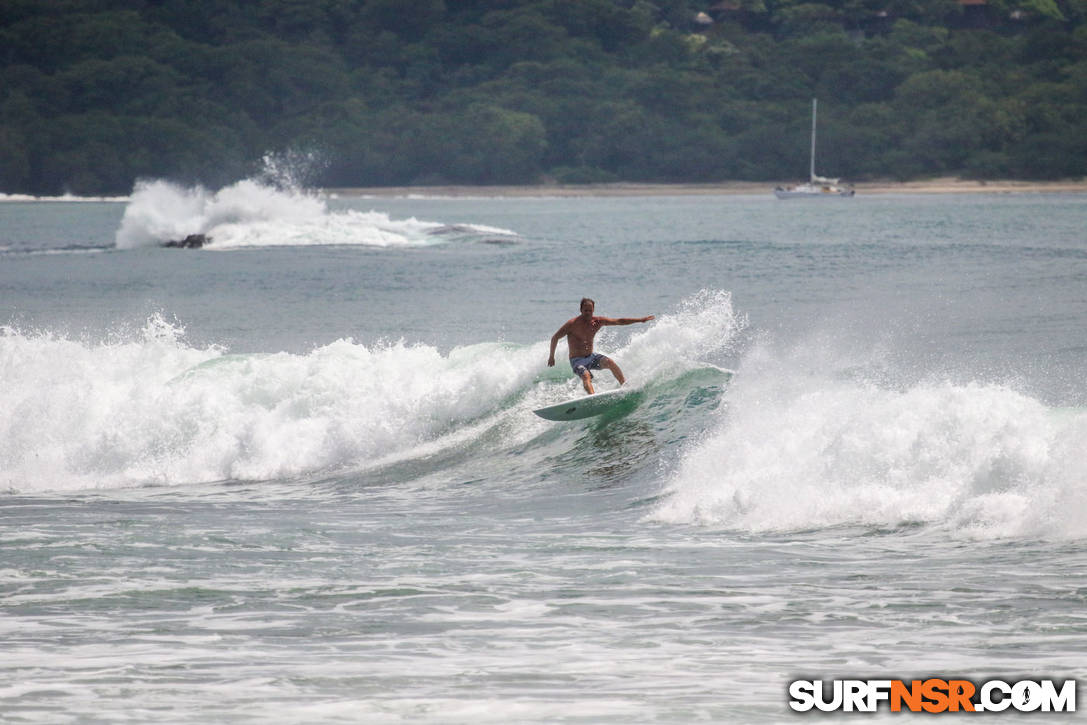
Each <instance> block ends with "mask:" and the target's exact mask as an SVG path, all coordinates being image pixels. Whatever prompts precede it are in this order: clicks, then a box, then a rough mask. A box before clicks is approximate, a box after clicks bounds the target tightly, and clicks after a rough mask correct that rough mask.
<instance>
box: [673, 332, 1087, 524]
mask: <svg viewBox="0 0 1087 725" xmlns="http://www.w3.org/2000/svg"><path fill="white" fill-rule="evenodd" d="M808 353H810V354H804V353H803V352H798V351H793V352H792V353H778V352H776V351H773V350H771V349H770V348H769V347H768V346H760V347H759V348H758V349H756V350H753V351H752V352H751V353H750V354H749V355H748V356H747V358H745V360H744V361H743V364H742V365H741V367H740V370H739V373H738V375H737V379H736V380H735V381H734V382H733V384H732V386H731V387H730V389H729V391H728V394H727V396H726V406H725V407H724V408H723V410H722V411H721V413H720V415H719V419H718V421H717V424H716V426H715V427H714V428H712V429H711V430H710V431H708V432H707V433H706V435H705V436H704V437H703V439H702V440H701V441H699V442H698V443H697V444H694V445H692V446H691V447H690V448H689V449H688V450H687V451H686V452H685V454H684V456H683V461H682V464H681V465H680V466H679V469H678V470H677V472H676V473H675V474H674V476H673V477H672V480H671V481H670V483H669V484H668V486H667V494H668V495H667V498H666V500H665V501H664V502H663V503H662V504H661V505H660V507H659V508H658V510H657V511H656V512H655V513H654V514H653V518H655V519H657V520H662V521H669V522H676V523H695V524H704V525H712V526H718V527H725V528H728V529H734V530H738V531H749V532H761V531H796V530H809V529H817V528H824V527H833V526H839V525H862V526H875V527H895V526H899V525H902V524H907V523H923V524H931V525H935V526H939V527H944V528H947V529H949V530H950V531H952V532H953V533H954V534H956V535H961V536H967V537H979V538H991V537H1001V536H1049V535H1053V536H1071V537H1079V536H1084V535H1087V495H1085V494H1084V491H1083V485H1082V484H1083V481H1084V480H1087V464H1085V462H1084V461H1083V459H1082V451H1083V450H1084V448H1085V447H1087V411H1062V410H1054V409H1052V408H1049V407H1047V406H1045V405H1044V404H1043V403H1041V402H1039V401H1038V400H1035V399H1034V398H1031V397H1029V396H1027V395H1024V394H1022V393H1019V392H1017V391H1016V390H1014V389H1012V388H1010V387H1007V386H1005V385H999V384H987V383H983V382H971V383H966V384H958V383H951V382H942V381H923V382H915V383H911V384H909V385H908V386H907V387H905V388H895V387H893V386H888V385H886V384H885V383H876V382H872V381H869V380H866V379H864V377H863V376H857V375H853V374H847V373H846V372H845V371H843V370H842V369H833V368H821V367H820V366H819V365H818V364H814V363H813V360H814V359H816V358H818V357H819V354H818V352H816V351H812V350H810V349H809V350H808Z"/></svg>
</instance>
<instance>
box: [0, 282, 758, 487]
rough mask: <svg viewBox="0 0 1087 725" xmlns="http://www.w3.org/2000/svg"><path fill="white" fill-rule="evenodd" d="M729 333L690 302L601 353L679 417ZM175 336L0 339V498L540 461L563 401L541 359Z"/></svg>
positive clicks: (174, 330)
mask: <svg viewBox="0 0 1087 725" xmlns="http://www.w3.org/2000/svg"><path fill="white" fill-rule="evenodd" d="M739 328H740V325H739V324H738V322H737V320H736V319H735V318H734V316H733V315H732V312H731V302H730V300H729V297H728V295H727V294H724V293H703V294H701V295H699V296H697V297H696V298H692V300H690V301H689V302H688V303H687V304H686V305H685V306H684V308H683V309H680V310H679V311H677V312H676V313H674V314H672V315H664V316H663V317H662V319H661V320H660V321H659V323H658V324H656V325H655V326H652V327H648V328H643V329H642V330H641V331H640V332H637V333H635V334H633V335H632V336H631V338H630V339H629V341H628V342H627V344H626V345H625V346H623V347H620V348H618V349H616V347H617V346H615V345H612V346H611V347H609V351H614V352H615V354H616V355H617V356H619V358H620V359H621V360H622V363H623V366H624V369H625V372H626V373H627V375H628V377H630V378H631V379H634V380H638V381H640V382H641V383H644V386H645V388H646V390H647V393H646V395H647V396H648V397H649V398H650V400H649V404H648V405H645V406H644V407H646V408H647V410H649V411H653V410H659V409H660V407H661V406H667V405H672V406H683V405H693V404H694V403H689V402H687V401H686V398H687V397H688V394H689V392H690V391H689V390H687V389H686V388H687V387H692V388H698V389H703V388H712V389H715V390H716V389H719V387H720V384H721V382H722V379H723V378H725V377H727V375H726V374H725V373H723V372H722V371H720V370H719V369H718V368H717V367H716V366H714V365H711V364H707V363H705V362H703V360H704V358H705V357H706V356H707V355H712V354H715V353H719V352H720V351H721V350H722V349H724V347H725V346H727V344H728V342H729V341H730V340H732V339H734V338H735V333H736V331H737V330H738V329H739ZM183 333H184V331H183V329H182V328H180V327H179V326H177V325H175V324H171V323H169V322H167V321H165V320H164V319H163V318H162V317H161V316H155V317H153V318H151V319H150V320H148V322H147V323H146V325H145V327H144V328H143V330H142V331H141V332H140V333H139V334H136V335H129V336H128V338H129V339H111V340H106V341H101V342H88V341H83V340H73V339H69V338H67V337H60V336H57V335H53V334H49V333H25V332H22V331H20V330H17V329H13V328H0V379H3V380H4V381H5V385H4V386H2V387H0V410H4V411H7V412H9V413H10V414H9V415H5V416H3V417H2V418H0V488H3V489H7V490H11V491H18V492H33V491H44V490H63V489H82V488H114V487H124V486H134V485H155V484H160V485H179V484H188V483H207V482H216V481H225V480H233V481H239V480H242V481H261V480H271V479H284V478H292V477H313V476H322V475H324V474H326V473H328V472H330V471H334V470H343V469H348V470H365V469H368V468H371V467H374V466H381V465H386V464H393V463H398V462H402V461H405V460H410V461H416V462H419V465H418V467H417V468H418V469H419V470H421V471H423V472H424V473H425V472H426V471H427V470H435V468H434V467H435V466H439V467H440V466H441V465H444V464H442V463H440V462H430V461H429V460H428V456H432V455H434V454H436V453H439V452H442V451H448V450H456V449H464V448H466V447H467V448H471V447H473V446H475V447H476V448H479V449H481V450H478V457H479V458H480V459H481V460H482V459H484V458H487V459H489V461H490V463H489V464H486V465H493V464H494V461H495V460H497V461H499V462H501V461H503V460H506V459H505V456H506V455H507V454H508V452H509V451H510V450H512V449H514V448H518V449H519V452H524V451H523V450H521V449H522V448H524V447H527V448H528V449H529V450H528V457H529V458H531V457H532V455H533V451H536V453H537V454H538V455H539V456H540V457H541V458H542V457H546V456H547V455H550V453H553V451H552V452H550V453H549V452H546V451H541V450H539V449H538V448H537V447H536V443H535V440H536V438H537V437H540V436H543V437H544V438H547V436H548V435H550V434H551V433H553V432H554V431H555V428H554V426H553V424H550V423H546V422H545V421H542V420H540V419H539V418H537V417H536V416H534V415H532V413H531V411H532V410H533V409H535V408H539V407H542V406H544V405H548V404H550V403H555V402H558V401H559V400H563V399H565V398H570V397H573V396H575V395H577V394H578V390H579V384H578V382H577V381H576V380H575V379H574V377H573V376H572V375H571V374H570V373H569V370H568V368H567V369H562V368H560V367H556V368H552V369H549V368H547V367H546V366H545V362H546V360H547V342H546V341H541V342H540V343H538V344H534V345H514V344H509V343H497V342H494V343H480V344H476V345H468V346H463V347H456V348H453V349H452V350H451V351H449V352H448V353H442V352H441V351H439V350H438V349H437V348H435V347H432V346H430V345H424V344H417V345H408V344H405V343H403V342H397V343H387V344H372V345H363V344H360V343H357V342H354V341H352V340H348V339H341V340H337V341H335V342H332V343H330V344H328V345H325V346H322V347H318V348H316V349H314V350H312V351H310V352H309V353H306V354H289V353H285V352H279V353H264V354H246V355H231V354H228V353H227V352H226V351H225V350H223V349H222V348H218V347H206V348H199V347H193V346H190V345H188V344H186V342H185V341H184V334H183ZM609 378H610V376H607V375H606V374H605V377H604V380H605V382H606V384H609V385H610V379H609ZM677 381H678V382H677ZM654 406H656V407H654ZM647 414H648V413H647ZM540 445H547V444H546V443H542V444H540ZM482 449H485V450H482ZM560 453H561V452H560ZM474 455H475V454H472V456H470V459H471V458H472V457H474ZM480 465H484V464H483V463H481V464H480Z"/></svg>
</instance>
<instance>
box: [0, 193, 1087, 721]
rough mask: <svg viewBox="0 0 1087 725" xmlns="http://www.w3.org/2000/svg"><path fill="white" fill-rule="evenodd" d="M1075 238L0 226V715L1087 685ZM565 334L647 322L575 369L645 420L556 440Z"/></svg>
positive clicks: (806, 224)
mask: <svg viewBox="0 0 1087 725" xmlns="http://www.w3.org/2000/svg"><path fill="white" fill-rule="evenodd" d="M1085 210H1087V199H1084V198H1083V197H1082V196H1075V195H1068V196H1061V195H1037V196H1035V195H1013V196H995V195H994V196H980V195H979V196H968V197H955V198H948V197H910V196H902V197H894V196H887V197H878V198H877V197H872V198H863V197H860V198H856V199H853V200H843V201H837V200H836V201H835V202H834V203H832V204H810V203H805V202H795V203H789V202H778V201H776V200H774V199H773V198H772V197H770V196H769V195H767V197H645V198H614V199H592V198H584V199H545V198H541V199H482V198H481V199H428V198H418V199H415V198H412V199H358V198H331V199H330V198H325V197H319V196H315V195H311V194H306V193H302V192H297V191H290V190H286V191H285V190H279V189H275V188H272V187H269V186H265V185H263V184H261V183H258V182H255V181H246V182H241V183H239V184H237V185H234V186H232V187H227V188H226V189H221V190H203V189H185V188H180V187H176V186H173V185H170V184H167V183H165V182H152V183H148V184H144V185H142V186H140V187H139V188H138V189H137V190H136V191H135V192H134V194H133V195H132V197H131V198H130V199H127V200H121V201H97V202H85V203H73V202H71V201H68V202H16V201H8V202H5V203H2V204H0V290H2V299H3V305H4V308H3V310H2V312H3V316H4V318H3V319H2V320H0V324H4V325H5V327H4V328H3V330H2V331H0V382H2V384H0V413H2V414H0V490H3V492H4V493H3V494H2V495H0V553H2V556H0V613H2V615H3V616H0V637H2V639H0V641H2V642H3V648H4V657H3V658H0V672H2V673H3V675H4V677H3V681H4V684H3V685H0V711H2V712H3V714H4V719H5V720H6V721H11V722H43V723H46V722H47V723H53V722H91V721H125V720H129V721H147V720H151V719H154V720H156V721H166V722H217V721H230V722H245V721H249V722H299V721H306V722H325V721H328V722H332V721H346V722H362V721H365V722H374V721H388V720H399V719H414V720H419V721H434V722H556V721H570V722H614V721H616V720H618V719H629V720H634V721H651V720H652V721H664V722H689V721H692V720H697V719H709V720H712V721H722V722H778V721H781V720H783V719H786V718H791V717H793V716H792V714H791V713H790V711H789V709H788V705H787V696H786V686H787V683H788V682H789V681H790V680H792V679H796V678H800V677H803V678H819V677H822V678H825V679H833V678H836V677H837V678H846V677H863V678H887V677H895V678H897V677H902V678H911V677H926V676H939V675H944V676H957V677H966V678H969V679H973V680H984V679H988V678H990V677H998V676H999V677H1005V678H1013V679H1014V678H1025V677H1033V678H1039V677H1043V676H1047V677H1056V678H1063V679H1069V678H1081V677H1082V676H1083V675H1084V674H1085V670H1084V666H1083V662H1084V661H1085V658H1084V654H1085V649H1087V647H1085V645H1084V642H1085V641H1087V640H1085V638H1084V634H1085V632H1087V620H1085V617H1084V615H1083V612H1084V611H1085V609H1084V605H1085V603H1087V577H1085V575H1087V571H1085V570H1087V556H1085V554H1084V551H1083V543H1084V538H1085V536H1087V493H1085V483H1087V464H1085V463H1084V461H1083V456H1082V451H1083V450H1084V448H1085V444H1087V408H1085V398H1087V396H1085V395H1084V391H1083V382H1082V381H1083V380H1084V379H1087V376H1085V373H1087V364H1085V361H1087V356H1085V351H1087V347H1085V346H1084V344H1083V334H1084V329H1085V328H1087V324H1085V323H1087V297H1085V296H1084V294H1083V289H1084V282H1085V281H1087V239H1085V237H1084V233H1083V231H1082V230H1083V228H1084V221H1085V213H1084V212H1085ZM188 234H206V235H208V236H210V237H211V239H212V241H211V242H210V243H209V244H208V245H207V246H206V247H205V248H204V249H200V250H176V249H163V248H161V247H159V246H158V245H159V244H161V243H162V242H164V241H167V240H169V239H176V238H178V237H179V236H180V237H183V236H185V235H188ZM584 295H590V296H593V297H595V298H596V300H597V303H598V305H597V309H598V312H599V313H600V314H605V315H612V316H642V315H646V314H655V315H656V316H657V319H656V321H655V322H654V323H653V324H651V325H637V326H630V327H620V328H611V329H608V330H606V331H605V333H603V334H602V336H601V338H600V339H599V341H598V348H599V349H601V350H603V351H605V352H607V353H608V354H611V355H613V356H614V357H615V359H616V360H618V361H619V362H620V364H621V365H622V366H623V369H624V371H625V372H626V374H627V376H628V378H630V380H631V382H632V384H634V385H636V386H638V387H639V388H640V389H641V391H642V392H641V394H640V396H639V402H638V405H637V406H636V407H634V408H633V409H630V408H629V407H628V408H624V409H623V410H620V411H618V412H617V413H616V414H614V415H611V416H605V417H602V418H598V419H593V420H589V421H581V422H577V423H569V424H553V423H548V422H545V421H542V420H540V419H539V418H537V417H536V416H534V415H532V413H531V410H532V409H533V408H537V407H541V406H542V405H547V404H550V403H554V402H557V401H559V400H561V399H563V398H565V397H570V396H572V395H575V394H576V393H577V390H578V385H577V383H576V381H575V380H574V379H573V378H572V376H570V375H569V371H568V368H566V367H564V366H563V364H562V362H561V360H560V364H559V366H557V367H555V368H552V369H549V368H547V367H546V365H545V363H546V358H547V341H548V338H549V337H550V335H551V334H552V333H553V332H554V330H555V329H556V328H557V327H558V326H559V325H560V324H561V323H562V322H563V321H565V320H566V319H568V318H569V317H571V316H573V315H574V314H576V312H577V301H578V300H579V299H580V298H581V297H582V296H584ZM563 353H564V344H560V354H559V357H560V358H562V357H564V355H563ZM608 378H609V376H608V374H607V373H602V374H601V378H600V379H602V380H603V381H604V384H605V386H607V384H608V383H609V379H608ZM1005 717H1008V716H1005Z"/></svg>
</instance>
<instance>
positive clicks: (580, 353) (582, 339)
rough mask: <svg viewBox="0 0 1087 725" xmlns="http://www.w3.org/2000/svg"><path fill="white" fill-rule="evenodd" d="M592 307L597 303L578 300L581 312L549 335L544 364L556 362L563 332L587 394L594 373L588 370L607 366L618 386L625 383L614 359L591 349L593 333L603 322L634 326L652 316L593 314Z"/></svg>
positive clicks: (591, 384)
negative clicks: (557, 349)
mask: <svg viewBox="0 0 1087 725" xmlns="http://www.w3.org/2000/svg"><path fill="white" fill-rule="evenodd" d="M594 309H596V303H595V302H593V301H592V300H590V299H589V298H588V297H586V298H584V299H582V300H581V314H580V315H579V316H577V317H575V318H573V319H571V320H567V321H566V324H565V325H563V326H562V327H560V328H559V331H558V332H556V333H555V334H554V335H553V336H552V337H551V355H550V357H548V358H547V366H548V367H553V366H554V365H555V346H556V345H558V344H559V338H561V337H562V336H563V335H566V345H567V347H569V348H570V367H571V368H573V369H574V375H577V376H578V377H579V378H581V383H582V385H584V386H585V392H586V393H588V394H589V395H592V394H593V393H594V392H595V391H594V390H593V374H592V373H591V372H590V370H599V369H600V368H607V369H608V370H611V374H612V375H614V376H615V379H616V380H618V381H619V384H620V385H622V384H623V383H625V382H626V378H624V377H623V371H622V370H620V369H619V366H618V365H616V364H615V361H614V360H612V359H611V358H609V357H605V356H603V355H601V354H600V353H594V352H593V338H594V337H596V333H598V332H600V328H601V327H604V326H605V325H633V324H634V323H636V322H649V321H650V320H652V319H653V315H650V316H649V317H620V318H618V319H614V318H611V317H593V310H594Z"/></svg>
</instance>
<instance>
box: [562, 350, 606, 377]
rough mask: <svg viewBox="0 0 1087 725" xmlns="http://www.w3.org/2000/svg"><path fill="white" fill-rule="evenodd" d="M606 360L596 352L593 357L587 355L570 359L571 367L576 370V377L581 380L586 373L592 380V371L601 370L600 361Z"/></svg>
mask: <svg viewBox="0 0 1087 725" xmlns="http://www.w3.org/2000/svg"><path fill="white" fill-rule="evenodd" d="M603 359H604V356H603V355H601V354H600V353H598V352H594V353H593V354H592V355H586V356H585V357H572V358H570V367H571V368H573V370H574V375H577V376H578V377H579V378H580V377H581V376H582V375H584V374H585V373H589V377H590V378H592V376H593V374H592V372H590V371H592V370H599V369H600V361H601V360H603Z"/></svg>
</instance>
